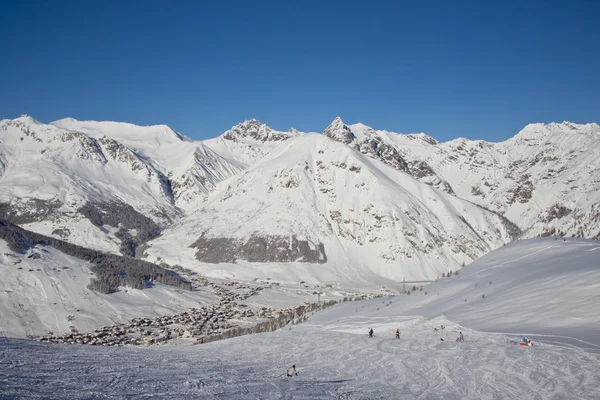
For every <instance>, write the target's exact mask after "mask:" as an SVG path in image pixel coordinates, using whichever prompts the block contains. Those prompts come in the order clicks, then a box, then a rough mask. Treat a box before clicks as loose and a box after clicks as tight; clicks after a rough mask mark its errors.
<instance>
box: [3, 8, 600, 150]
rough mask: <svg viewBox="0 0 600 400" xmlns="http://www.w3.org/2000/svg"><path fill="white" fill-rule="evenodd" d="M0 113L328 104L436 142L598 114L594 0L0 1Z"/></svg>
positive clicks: (174, 116)
mask: <svg viewBox="0 0 600 400" xmlns="http://www.w3.org/2000/svg"><path fill="white" fill-rule="evenodd" d="M0 10H1V12H0V51H1V54H2V61H1V62H0V93H1V96H0V118H15V117H18V116H19V115H20V114H23V113H27V114H30V115H32V116H33V117H35V118H37V119H38V120H40V121H42V122H50V121H52V120H55V119H59V118H64V117H67V116H70V117H73V118H76V119H82V120H84V119H95V120H117V121H127V122H132V123H136V124H142V125H149V124H161V123H164V124H168V125H170V126H171V127H173V128H174V129H176V130H178V131H179V132H181V133H183V134H185V135H187V136H189V137H192V138H195V139H202V138H207V137H213V136H216V135H218V134H220V133H222V132H224V131H225V130H227V129H229V128H230V127H231V126H232V125H235V124H236V123H238V122H240V121H242V120H244V119H249V118H257V119H258V120H260V121H262V122H265V123H267V124H268V125H270V126H272V127H273V128H276V129H279V130H287V129H289V128H290V127H295V128H297V129H299V130H302V131H318V132H320V131H322V130H323V129H324V128H325V127H326V126H327V125H328V124H329V123H330V122H331V120H333V118H334V117H336V116H338V115H339V116H341V117H342V118H343V119H344V121H346V122H347V123H354V122H363V123H365V124H367V125H370V126H373V127H374V128H376V129H387V130H392V131H396V132H426V133H428V134H430V135H432V136H434V137H436V138H437V139H439V140H449V139H452V138H455V137H459V136H462V137H468V138H473V139H485V140H491V141H498V140H503V139H505V138H508V137H510V136H512V135H514V134H515V133H516V132H518V131H519V130H520V129H521V128H522V127H523V126H524V125H526V124H527V123H530V122H551V121H559V122H560V121H563V120H569V121H573V122H580V123H583V122H600V72H599V71H600V23H599V22H598V21H599V17H600V1H595V0H573V1H570V2H567V1H552V0H545V1H539V2H534V1H509V0H506V1H498V2H494V1H466V0H465V1H462V0H461V1H456V2H454V1H417V0H415V1H413V2H403V1H394V2H378V1H360V2H353V1H325V0H322V1H308V0H307V1H261V0H256V1H250V0H248V1H242V0H240V1H199V2H184V1H177V2H167V1H151V0H150V1H129V2H128V1H119V2H117V1H110V0H103V1H77V2H67V1H60V0H58V1H51V2H48V1H45V2H33V1H6V0H3V1H2V4H1V8H0Z"/></svg>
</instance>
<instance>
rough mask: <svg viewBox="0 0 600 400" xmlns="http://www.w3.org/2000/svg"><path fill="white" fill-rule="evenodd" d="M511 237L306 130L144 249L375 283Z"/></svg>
mask: <svg viewBox="0 0 600 400" xmlns="http://www.w3.org/2000/svg"><path fill="white" fill-rule="evenodd" d="M510 240H511V239H510V237H509V234H508V233H507V229H506V227H505V226H504V225H503V222H502V220H501V219H500V218H499V217H498V216H496V215H494V214H491V213H489V212H487V211H485V210H482V209H480V208H478V207H477V206H475V205H473V204H471V203H469V202H465V201H463V200H460V199H458V198H456V197H454V196H451V195H447V194H445V193H442V192H439V191H437V190H435V189H433V188H431V186H429V185H425V184H422V183H420V182H418V181H416V180H414V179H413V178H412V177H411V176H410V175H407V174H405V173H403V172H400V171H397V170H396V169H394V168H391V167H388V166H387V165H385V164H383V163H382V162H379V161H375V160H372V159H370V158H368V157H365V156H363V155H362V154H360V153H358V152H355V151H353V150H352V149H350V148H349V147H347V146H345V145H343V144H341V143H338V142H336V141H333V140H330V139H328V138H326V137H324V136H322V135H316V134H305V135H301V136H299V137H297V138H294V139H290V140H288V141H286V142H285V143H284V144H282V145H281V146H279V147H277V148H276V149H275V150H274V151H273V152H272V153H271V154H270V155H269V156H267V157H266V158H265V159H263V160H262V161H261V162H259V163H257V164H255V165H254V166H252V167H250V168H248V169H246V170H244V171H243V172H242V173H240V174H238V175H236V176H234V177H233V178H231V179H229V180H227V181H224V182H222V183H221V184H220V185H219V186H218V187H217V188H216V189H215V190H214V191H213V192H211V194H210V196H209V198H208V199H207V201H206V202H205V203H204V204H203V205H202V207H201V208H200V209H199V210H198V211H197V212H196V213H193V214H191V215H189V216H188V217H186V218H184V219H183V220H182V221H180V222H178V223H177V224H175V225H173V226H172V227H170V228H169V229H168V230H166V231H165V232H164V233H163V235H162V236H161V237H160V238H157V239H156V240H153V241H152V242H150V246H151V247H150V248H149V249H147V250H146V254H148V257H149V259H150V260H159V259H160V260H165V261H167V262H169V263H177V264H185V265H186V266H187V267H189V268H199V270H201V271H202V272H203V273H210V270H217V271H221V270H230V271H233V270H232V269H231V268H234V269H235V267H234V266H233V263H235V262H236V261H238V260H240V261H241V262H243V261H246V262H253V263H275V265H276V267H275V269H276V270H279V271H278V278H279V279H285V276H286V275H287V276H288V279H289V278H292V280H293V279H297V278H300V275H302V274H304V272H307V274H306V275H307V276H304V275H302V276H303V277H307V278H312V279H311V280H314V279H315V278H316V277H319V276H321V278H319V279H323V278H324V277H323V276H322V274H324V273H326V274H328V277H327V278H326V279H328V280H331V279H333V280H334V281H337V282H345V283H347V284H354V285H356V284H359V283H360V284H362V285H364V284H370V285H372V284H373V283H374V282H383V279H387V280H390V279H391V280H401V279H402V278H404V277H406V278H407V279H409V280H410V279H434V278H435V277H437V276H440V275H441V274H442V272H445V271H448V270H449V269H456V268H457V267H458V266H459V265H460V264H461V263H462V262H467V263H468V262H470V261H472V260H474V259H476V258H477V257H479V256H480V255H482V254H485V253H486V252H488V251H490V250H491V249H494V248H496V247H498V246H501V245H502V244H503V243H506V242H509V241H510ZM176 244H177V245H176ZM188 246H191V247H188ZM182 248H183V251H182ZM194 258H195V259H196V260H197V261H195V260H194ZM199 262H201V263H203V264H200V263H199ZM290 262H291V263H293V264H291V265H289V266H288V267H285V266H282V263H290ZM205 263H225V265H214V266H210V265H207V264H205ZM307 263H310V264H309V265H307ZM260 268H263V267H262V266H261V267H260ZM260 268H257V269H260ZM264 268H268V267H267V266H264ZM306 268H308V269H309V270H306ZM298 271H302V273H299V272H298ZM239 272H240V271H236V274H237V273H239ZM273 272H275V273H277V271H273V269H272V268H271V269H269V273H273ZM219 273H220V272H219ZM249 273H252V274H255V273H256V269H255V270H253V271H249ZM237 276H239V275H237Z"/></svg>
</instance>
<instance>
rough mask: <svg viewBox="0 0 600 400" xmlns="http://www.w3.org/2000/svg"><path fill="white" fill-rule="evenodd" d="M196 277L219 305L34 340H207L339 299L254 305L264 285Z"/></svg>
mask: <svg viewBox="0 0 600 400" xmlns="http://www.w3.org/2000/svg"><path fill="white" fill-rule="evenodd" d="M192 281H193V283H194V284H196V285H198V286H209V287H210V288H211V289H212V290H213V291H214V293H215V294H216V296H217V298H218V304H215V305H211V306H207V307H202V308H193V309H190V310H189V311H185V312H182V313H179V314H175V315H166V316H158V317H154V318H134V319H132V320H131V321H130V322H129V323H124V324H117V325H113V326H105V327H102V328H100V329H96V330H94V331H93V332H87V333H80V332H78V331H77V330H76V329H75V328H74V327H72V329H71V333H68V334H65V335H62V336H54V335H52V333H49V334H48V335H46V336H38V337H35V338H34V340H37V341H40V342H51V343H72V344H89V345H96V346H122V345H150V344H160V343H163V342H166V341H169V340H172V339H178V338H182V339H191V340H193V341H194V342H196V343H204V342H205V341H213V340H219V339H221V338H226V337H230V336H237V335H239V334H246V333H251V332H254V331H264V330H273V329H278V328H280V327H281V326H283V325H285V324H287V323H289V322H290V321H294V320H296V319H298V318H299V317H303V318H306V316H304V314H305V313H306V312H310V311H314V310H317V309H320V308H322V307H323V306H325V307H326V306H329V305H333V304H335V302H336V301H329V302H323V303H320V302H316V303H305V305H300V306H294V307H289V308H284V309H280V310H276V309H273V308H269V307H262V308H260V309H255V310H253V309H251V308H249V307H248V306H247V305H246V304H244V303H243V301H245V300H247V299H248V298H250V297H252V296H254V295H256V294H258V293H260V292H261V291H262V290H264V287H263V286H260V285H255V286H249V285H245V284H241V283H239V282H235V281H231V282H226V283H223V284H222V285H219V284H216V283H213V282H210V281H208V280H207V279H205V278H202V277H197V276H196V277H194V278H192ZM223 286H228V287H231V288H232V289H229V288H225V287H223ZM234 290H235V291H234ZM367 297H371V296H369V295H364V294H359V295H354V296H350V297H345V298H344V299H343V301H348V300H358V299H363V298H367ZM375 297H378V296H375ZM260 319H262V321H263V322H261V320H260ZM239 323H241V324H242V326H240V325H239Z"/></svg>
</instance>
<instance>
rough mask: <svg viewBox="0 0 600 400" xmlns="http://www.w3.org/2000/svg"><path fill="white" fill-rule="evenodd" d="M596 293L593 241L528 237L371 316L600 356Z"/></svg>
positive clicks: (598, 247)
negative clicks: (419, 320)
mask: <svg viewBox="0 0 600 400" xmlns="http://www.w3.org/2000/svg"><path fill="white" fill-rule="evenodd" d="M490 282H491V283H490ZM410 287H412V285H410V286H409V287H407V289H409V288H410ZM598 288H600V242H599V241H595V240H585V239H570V238H569V239H567V240H566V241H563V240H562V239H559V240H555V239H554V238H538V239H528V240H521V241H517V242H514V243H511V244H509V245H507V246H504V247H501V248H499V249H497V250H494V251H493V252H491V253H489V254H486V255H485V256H483V257H481V258H480V259H478V260H477V261H475V262H474V263H472V264H470V265H468V266H466V267H465V268H463V269H460V270H459V274H458V275H453V276H452V277H450V278H442V279H441V280H440V281H439V282H437V283H435V284H432V285H429V286H425V287H424V288H423V291H416V292H413V293H411V294H410V295H409V296H403V297H402V299H401V300H399V301H394V304H393V305H392V306H390V307H388V308H385V309H382V310H381V311H380V312H377V313H376V314H377V315H378V316H380V317H382V318H383V317H389V318H391V317H393V316H396V315H415V316H423V317H426V318H437V317H441V316H445V317H446V318H448V319H449V320H451V321H453V322H456V323H460V324H461V325H463V326H468V327H470V328H474V329H478V330H484V331H488V332H502V333H506V332H510V333H513V334H521V335H522V334H525V335H528V336H532V337H535V338H536V339H540V340H542V341H546V342H561V343H566V344H572V345H577V346H579V347H583V348H587V349H589V350H593V351H596V352H600V311H599V309H598V307H597V305H598V304H600V292H599V291H598ZM426 292H427V294H425V293H426ZM371 310H372V311H373V309H371Z"/></svg>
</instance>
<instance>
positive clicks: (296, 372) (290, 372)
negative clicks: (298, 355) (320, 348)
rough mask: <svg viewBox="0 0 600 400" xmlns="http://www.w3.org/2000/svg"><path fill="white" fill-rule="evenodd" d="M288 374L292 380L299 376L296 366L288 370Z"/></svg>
mask: <svg viewBox="0 0 600 400" xmlns="http://www.w3.org/2000/svg"><path fill="white" fill-rule="evenodd" d="M286 374H287V376H288V377H289V378H291V377H292V376H297V375H298V371H296V365H292V368H288V370H287V372H286Z"/></svg>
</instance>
